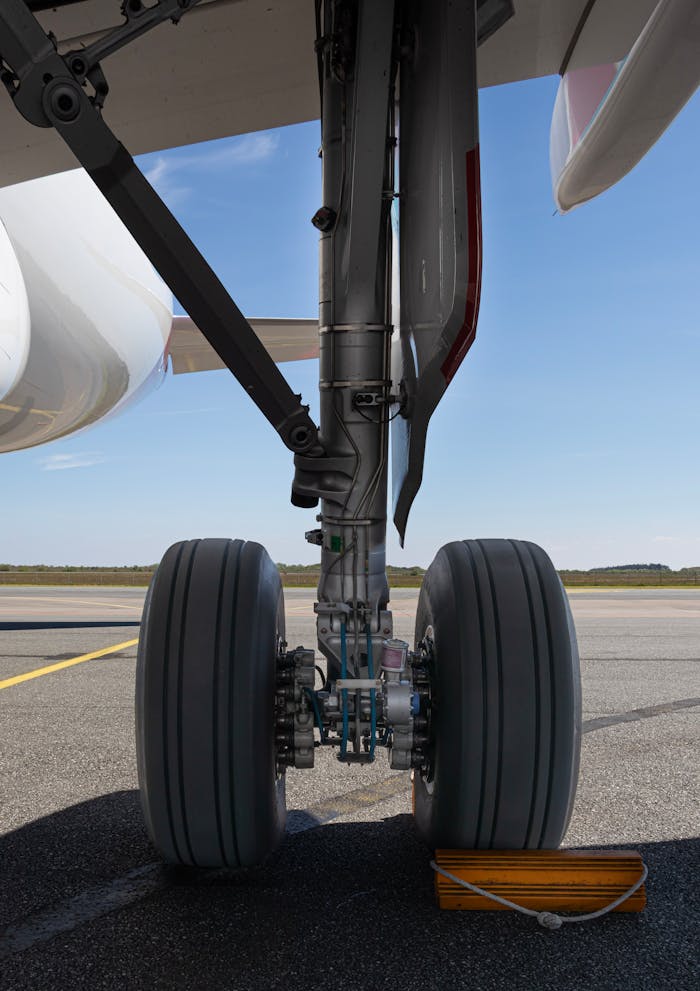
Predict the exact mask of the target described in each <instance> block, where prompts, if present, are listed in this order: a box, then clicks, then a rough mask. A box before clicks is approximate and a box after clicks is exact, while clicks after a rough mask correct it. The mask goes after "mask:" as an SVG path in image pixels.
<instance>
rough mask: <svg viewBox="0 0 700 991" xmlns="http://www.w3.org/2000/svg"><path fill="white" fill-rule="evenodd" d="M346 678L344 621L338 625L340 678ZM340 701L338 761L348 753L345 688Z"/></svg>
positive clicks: (346, 657)
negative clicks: (341, 701)
mask: <svg viewBox="0 0 700 991" xmlns="http://www.w3.org/2000/svg"><path fill="white" fill-rule="evenodd" d="M347 676H348V644H347V636H346V631H345V620H343V621H342V623H341V624H340V677H341V678H347ZM341 693H342V699H343V735H342V737H341V740H340V759H341V760H345V755H346V754H347V752H348V732H349V726H348V690H347V688H343V689H341Z"/></svg>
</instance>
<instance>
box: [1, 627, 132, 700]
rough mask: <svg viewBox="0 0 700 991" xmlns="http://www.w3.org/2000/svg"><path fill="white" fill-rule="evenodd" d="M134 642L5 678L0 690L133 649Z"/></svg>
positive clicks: (125, 642)
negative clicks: (120, 651) (128, 648)
mask: <svg viewBox="0 0 700 991" xmlns="http://www.w3.org/2000/svg"><path fill="white" fill-rule="evenodd" d="M138 642H139V641H138V637H137V638H136V640H125V641H124V643H116V644H115V645H114V646H113V647H103V648H102V650H93V652H92V653H91V654H81V655H80V657H71V658H69V659H68V660H67V661H58V663H57V664H49V666H48V667H45V668H36V669H35V670H34V671H27V672H26V673H25V674H17V675H15V676H14V678H5V680H4V681H0V690H2V689H3V688H11V687H12V685H19V684H21V682H23V681H31V679H32V678H41V677H42V675H45V674H53V672H54V671H63V669H64V668H72V667H73V665H75V664H83V663H84V662H85V661H94V660H95V658H97V657H106V655H107V654H116V652H117V651H118V650H124V649H125V648H126V647H133V646H134V644H137V643H138Z"/></svg>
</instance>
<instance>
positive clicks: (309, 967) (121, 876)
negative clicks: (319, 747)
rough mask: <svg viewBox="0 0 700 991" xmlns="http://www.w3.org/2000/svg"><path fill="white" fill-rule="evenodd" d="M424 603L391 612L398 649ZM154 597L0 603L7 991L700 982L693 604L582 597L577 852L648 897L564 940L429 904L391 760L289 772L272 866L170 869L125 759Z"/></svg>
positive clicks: (302, 596) (307, 600)
mask: <svg viewBox="0 0 700 991" xmlns="http://www.w3.org/2000/svg"><path fill="white" fill-rule="evenodd" d="M417 594H418V593H417V591H416V590H412V589H400V590H397V591H396V593H395V598H394V601H393V603H392V605H393V608H394V616H395V626H396V633H397V635H399V636H402V637H404V638H406V639H411V636H412V623H413V615H414V613H415V605H416V601H417ZM143 596H144V590H139V589H105V588H61V589H56V588H20V587H7V588H0V753H1V755H2V767H1V768H0V796H1V797H2V810H1V813H0V815H1V817H2V821H1V823H0V832H1V833H2V836H1V838H0V871H1V875H2V876H1V881H2V887H1V889H0V890H2V895H3V897H2V899H0V987H2V989H3V991H15V989H17V991H19V989H22V988H27V989H29V988H31V989H33V991H37V989H44V988H50V989H54V988H70V989H81V988H86V989H87V988H90V989H100V988H110V989H117V988H119V989H122V988H129V989H131V988H164V989H165V988H168V989H170V988H178V989H189V988H196V989H200V988H201V989H210V988H232V989H239V988H240V989H256V991H258V989H260V991H262V989H273V988H279V989H282V988H285V989H290V991H294V989H300V991H301V989H314V988H317V987H329V988H331V987H332V988H333V989H334V991H335V989H338V991H341V989H346V988H347V989H350V988H353V989H354V988H357V989H360V988H362V989H374V988H376V989H384V988H387V989H389V988H391V989H395V988H402V989H414V988H415V989H428V988H430V989H433V988H434V989H440V991H443V989H457V988H460V989H461V988H478V989H482V988H483V989H489V988H504V989H505V988H507V989H508V991H512V989H523V991H525V989H528V991H529V989H535V988H536V989H550V988H551V989H553V991H554V989H556V991H565V989H578V988H581V989H583V988H585V989H587V991H590V989H592V988H605V989H608V988H611V989H617V988H620V989H635V988H645V989H646V988H648V987H649V986H652V987H656V988H673V989H681V991H682V989H686V988H688V989H690V988H693V989H694V988H695V987H696V986H697V970H698V963H700V960H699V959H698V950H697V942H698V940H697V934H698V931H699V928H698V923H699V922H700V918H699V915H700V912H699V905H698V894H697V888H698V886H697V871H698V866H699V862H700V841H699V840H698V838H697V837H698V804H699V803H698V798H699V797H700V783H699V781H698V763H699V761H698V753H699V748H698V742H699V741H700V678H699V673H700V592H698V591H695V590H688V591H685V590H677V591H666V590H643V591H642V590H639V591H638V590H625V591H600V592H597V591H580V592H579V591H575V592H573V593H572V594H571V596H570V598H571V602H572V608H573V612H574V618H575V621H576V626H577V630H578V634H579V643H580V649H581V658H582V676H583V691H584V695H583V699H584V731H585V735H584V738H583V751H582V766H581V780H580V785H579V791H578V797H577V802H576V808H575V812H574V816H573V819H572V823H571V826H570V829H569V833H568V835H567V838H566V845H567V846H572V847H574V846H576V847H580V846H584V847H585V846H593V847H621V846H628V847H632V848H634V849H639V850H640V851H641V852H642V854H643V856H644V858H645V860H646V862H647V864H648V866H649V872H650V875H649V881H648V899H649V903H648V907H647V909H646V911H645V912H644V913H643V914H642V915H640V916H626V915H620V914H616V915H613V916H609V917H606V918H604V919H601V920H598V921H596V922H592V923H589V924H582V925H570V926H565V927H564V928H563V929H562V930H560V931H559V932H556V933H549V932H546V931H544V930H542V929H541V928H540V927H538V926H537V925H536V924H535V923H534V920H529V919H524V918H522V917H520V916H515V915H513V914H511V913H488V914H482V915H473V914H471V913H458V912H454V913H442V914H441V913H440V912H439V911H438V910H437V909H436V907H435V904H434V899H433V891H432V872H431V870H430V868H429V866H428V861H429V854H428V852H427V851H426V850H425V848H424V847H423V846H422V845H421V843H420V841H419V840H418V838H417V836H416V834H415V831H414V828H413V823H412V819H411V816H410V793H409V782H408V778H407V776H406V775H404V774H402V773H397V772H391V771H390V770H389V769H388V765H387V763H386V761H385V760H384V759H383V756H382V757H380V759H379V760H378V761H377V763H376V764H375V765H373V766H372V767H370V768H362V769H360V768H347V767H344V766H339V765H337V763H336V762H335V761H334V760H333V758H332V756H331V755H330V754H328V753H327V752H326V751H323V752H320V753H319V754H318V766H317V767H316V768H315V769H314V770H313V771H310V772H300V771H291V772H290V773H289V774H288V786H287V804H288V808H289V809H290V815H289V828H288V836H287V840H286V842H285V844H284V845H283V847H282V849H281V850H280V851H279V853H278V854H277V855H276V856H275V858H274V859H273V860H272V862H271V863H270V864H268V865H267V866H266V867H264V868H261V869H258V870H255V871H247V872H242V873H239V874H232V873H226V872H215V873H213V874H207V873H205V872H196V873H194V874H192V873H187V874H182V873H179V872H176V871H172V870H167V869H165V868H163V867H162V866H161V865H160V864H159V863H158V861H157V857H156V855H155V853H154V851H153V849H152V848H151V846H150V844H149V842H148V839H147V837H146V834H145V831H144V828H143V825H142V822H141V814H140V809H139V802H138V795H137V792H136V768H135V760H134V753H133V712H132V696H133V679H134V665H135V656H136V647H135V645H134V643H133V641H134V640H135V639H136V638H137V637H138V625H137V624H138V621H139V616H140V610H141V604H142V601H143ZM285 597H286V603H287V639H288V640H289V642H290V644H296V643H306V644H312V643H313V642H314V636H313V614H312V609H311V606H312V603H313V600H314V592H313V590H311V589H308V590H307V589H288V590H287V592H286V596H285ZM105 624H107V625H105ZM118 645H122V646H121V647H119V646H118ZM115 647H116V648H117V649H113V650H111V652H105V651H109V649H110V648H115ZM92 655H95V656H92ZM82 658H85V659H82ZM40 671H41V672H44V671H45V673H41V674H39V675H38V676H37V672H40ZM27 675H31V677H29V678H25V677H24V676H27ZM8 682H9V684H8ZM1 686H5V687H1Z"/></svg>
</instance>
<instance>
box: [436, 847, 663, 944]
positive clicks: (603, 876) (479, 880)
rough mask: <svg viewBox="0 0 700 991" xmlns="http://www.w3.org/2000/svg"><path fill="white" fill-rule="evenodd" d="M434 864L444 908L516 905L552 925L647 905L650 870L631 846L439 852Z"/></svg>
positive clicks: (510, 906) (637, 908)
mask: <svg viewBox="0 0 700 991" xmlns="http://www.w3.org/2000/svg"><path fill="white" fill-rule="evenodd" d="M431 866H432V867H433V869H434V870H435V891H436V895H437V901H438V905H439V907H440V908H443V909H467V910H479V911H493V910H497V911H498V910H505V909H515V910H519V911H522V912H524V914H526V915H532V916H535V917H537V920H538V922H539V923H540V924H541V925H543V926H545V927H546V928H550V929H558V928H559V926H560V925H561V924H562V923H563V922H583V921H585V920H587V919H590V918H595V917H597V916H598V915H604V914H606V912H609V911H615V912H641V910H642V909H643V908H644V906H645V904H646V892H645V889H644V880H645V878H646V875H647V870H646V867H645V866H644V863H643V861H642V858H641V856H640V854H639V853H637V852H635V851H632V850H437V851H436V853H435V860H434V861H433V862H432V864H431ZM467 886H468V887H467ZM475 888H476V889H479V890H478V891H477V890H474V889H475ZM559 912H578V913H584V914H583V915H576V916H570V917H568V918H567V917H560V916H559V915H558V914H557V913H559Z"/></svg>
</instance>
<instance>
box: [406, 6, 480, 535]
mask: <svg viewBox="0 0 700 991" xmlns="http://www.w3.org/2000/svg"><path fill="white" fill-rule="evenodd" d="M476 34H477V32H476V0H461V2H459V3H455V2H450V0H435V2H432V3H421V2H411V3H408V4H407V5H406V17H405V21H404V28H403V35H404V37H403V39H402V60H401V70H400V83H399V85H400V100H399V191H400V198H399V260H400V283H401V285H400V317H399V319H397V316H396V314H394V321H395V323H396V324H397V326H398V333H396V334H395V336H394V340H393V342H392V377H393V381H394V387H395V388H398V387H399V386H400V388H401V391H402V392H403V393H404V396H405V403H404V405H403V407H402V412H401V414H399V415H397V416H396V417H395V418H394V420H393V421H392V424H391V431H392V434H391V442H392V490H393V492H392V495H393V508H394V523H395V524H396V528H397V530H398V532H399V536H400V538H401V543H402V544H403V539H404V534H405V530H406V522H407V520H408V513H409V510H410V508H411V504H412V502H413V499H414V498H415V496H416V494H417V492H418V489H419V488H420V484H421V480H422V477H423V459H424V455H425V440H426V433H427V429H428V421H429V420H430V417H431V415H432V413H433V411H434V409H435V408H436V406H437V404H438V403H439V402H440V399H441V397H442V395H443V393H444V392H445V389H446V388H447V386H448V385H449V383H450V381H451V380H452V378H453V377H454V375H455V373H456V371H457V369H458V368H459V366H460V364H461V362H462V359H463V358H464V356H465V354H466V353H467V351H468V350H469V348H470V346H471V344H472V341H473V340H474V335H475V333H476V321H477V315H478V310H479V292H480V286H481V195H480V183H479V124H478V107H477V80H476V48H477V37H476Z"/></svg>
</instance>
